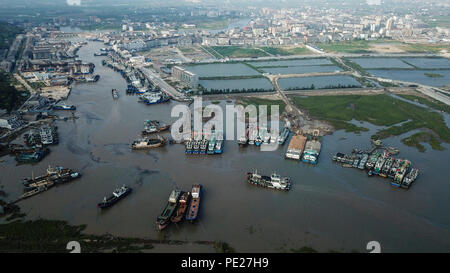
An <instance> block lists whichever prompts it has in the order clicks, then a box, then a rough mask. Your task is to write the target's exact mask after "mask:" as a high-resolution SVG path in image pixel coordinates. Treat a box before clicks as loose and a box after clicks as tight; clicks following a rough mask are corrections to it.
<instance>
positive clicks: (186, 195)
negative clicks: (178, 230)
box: [170, 191, 191, 223]
mask: <svg viewBox="0 0 450 273" xmlns="http://www.w3.org/2000/svg"><path fill="white" fill-rule="evenodd" d="M190 200H191V193H190V192H188V191H187V192H182V193H181V196H180V199H179V200H178V209H177V211H176V212H175V214H174V215H173V216H172V217H171V218H170V220H171V221H172V223H178V222H180V221H181V220H182V219H183V216H184V214H185V213H186V210H187V208H188V205H189V201H190Z"/></svg>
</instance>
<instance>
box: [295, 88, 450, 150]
mask: <svg viewBox="0 0 450 273" xmlns="http://www.w3.org/2000/svg"><path fill="white" fill-rule="evenodd" d="M293 100H294V103H295V104H296V105H297V106H298V107H300V108H302V109H305V110H307V111H308V112H309V113H310V114H311V115H312V116H314V117H316V118H319V119H322V120H326V121H328V122H330V123H331V124H332V125H333V126H334V127H335V128H336V129H338V130H339V129H345V130H346V131H350V132H351V131H353V132H357V133H358V132H360V131H367V129H366V128H363V127H358V126H355V125H354V124H351V123H349V121H351V120H353V119H355V120H358V121H366V122H369V123H372V124H374V125H377V126H386V127H387V128H385V129H381V130H379V131H378V132H377V133H376V134H375V135H373V136H372V137H373V138H381V139H382V138H387V137H390V136H398V135H401V134H404V133H406V132H409V131H411V130H415V129H422V128H426V129H428V130H430V131H432V132H434V133H435V134H436V136H437V137H436V138H435V139H433V140H432V141H437V142H438V143H440V142H441V141H443V142H446V143H450V129H449V128H448V127H447V125H446V124H445V121H444V119H443V117H442V115H441V114H439V113H436V112H434V111H430V110H428V109H425V108H423V107H420V106H416V105H413V104H411V103H408V102H404V101H401V100H399V99H395V98H392V97H390V96H388V95H371V96H361V95H348V96H317V97H307V98H294V99H293ZM399 123H401V124H400V125H395V124H399ZM430 141H431V140H430ZM435 147H437V146H435Z"/></svg>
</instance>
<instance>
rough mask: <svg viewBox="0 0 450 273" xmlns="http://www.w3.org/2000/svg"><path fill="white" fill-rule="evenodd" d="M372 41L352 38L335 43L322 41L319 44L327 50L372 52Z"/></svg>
mask: <svg viewBox="0 0 450 273" xmlns="http://www.w3.org/2000/svg"><path fill="white" fill-rule="evenodd" d="M370 43H371V41H366V40H351V41H342V42H334V43H321V44H318V46H319V47H320V48H321V49H322V50H324V51H326V52H343V53H371V52H372V51H371V50H369V47H370Z"/></svg>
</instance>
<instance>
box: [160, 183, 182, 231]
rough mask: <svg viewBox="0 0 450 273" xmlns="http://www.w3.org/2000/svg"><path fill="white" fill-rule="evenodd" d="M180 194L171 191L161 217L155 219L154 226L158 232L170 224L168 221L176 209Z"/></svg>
mask: <svg viewBox="0 0 450 273" xmlns="http://www.w3.org/2000/svg"><path fill="white" fill-rule="evenodd" d="M180 193H181V192H180V191H177V190H173V191H172V192H171V193H170V195H169V200H168V202H167V205H166V207H165V208H164V210H163V212H162V213H161V215H160V216H158V217H157V218H156V226H157V227H158V230H159V231H161V230H163V229H165V228H166V227H167V226H168V225H169V224H170V220H171V218H172V216H173V215H174V213H175V210H176V208H177V204H178V198H179V197H180Z"/></svg>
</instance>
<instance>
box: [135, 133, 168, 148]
mask: <svg viewBox="0 0 450 273" xmlns="http://www.w3.org/2000/svg"><path fill="white" fill-rule="evenodd" d="M166 142H167V138H165V137H162V136H157V137H156V138H148V137H146V138H142V139H138V140H135V141H133V143H131V149H133V150H142V149H150V148H157V147H161V146H164V145H165V144H166Z"/></svg>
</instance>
